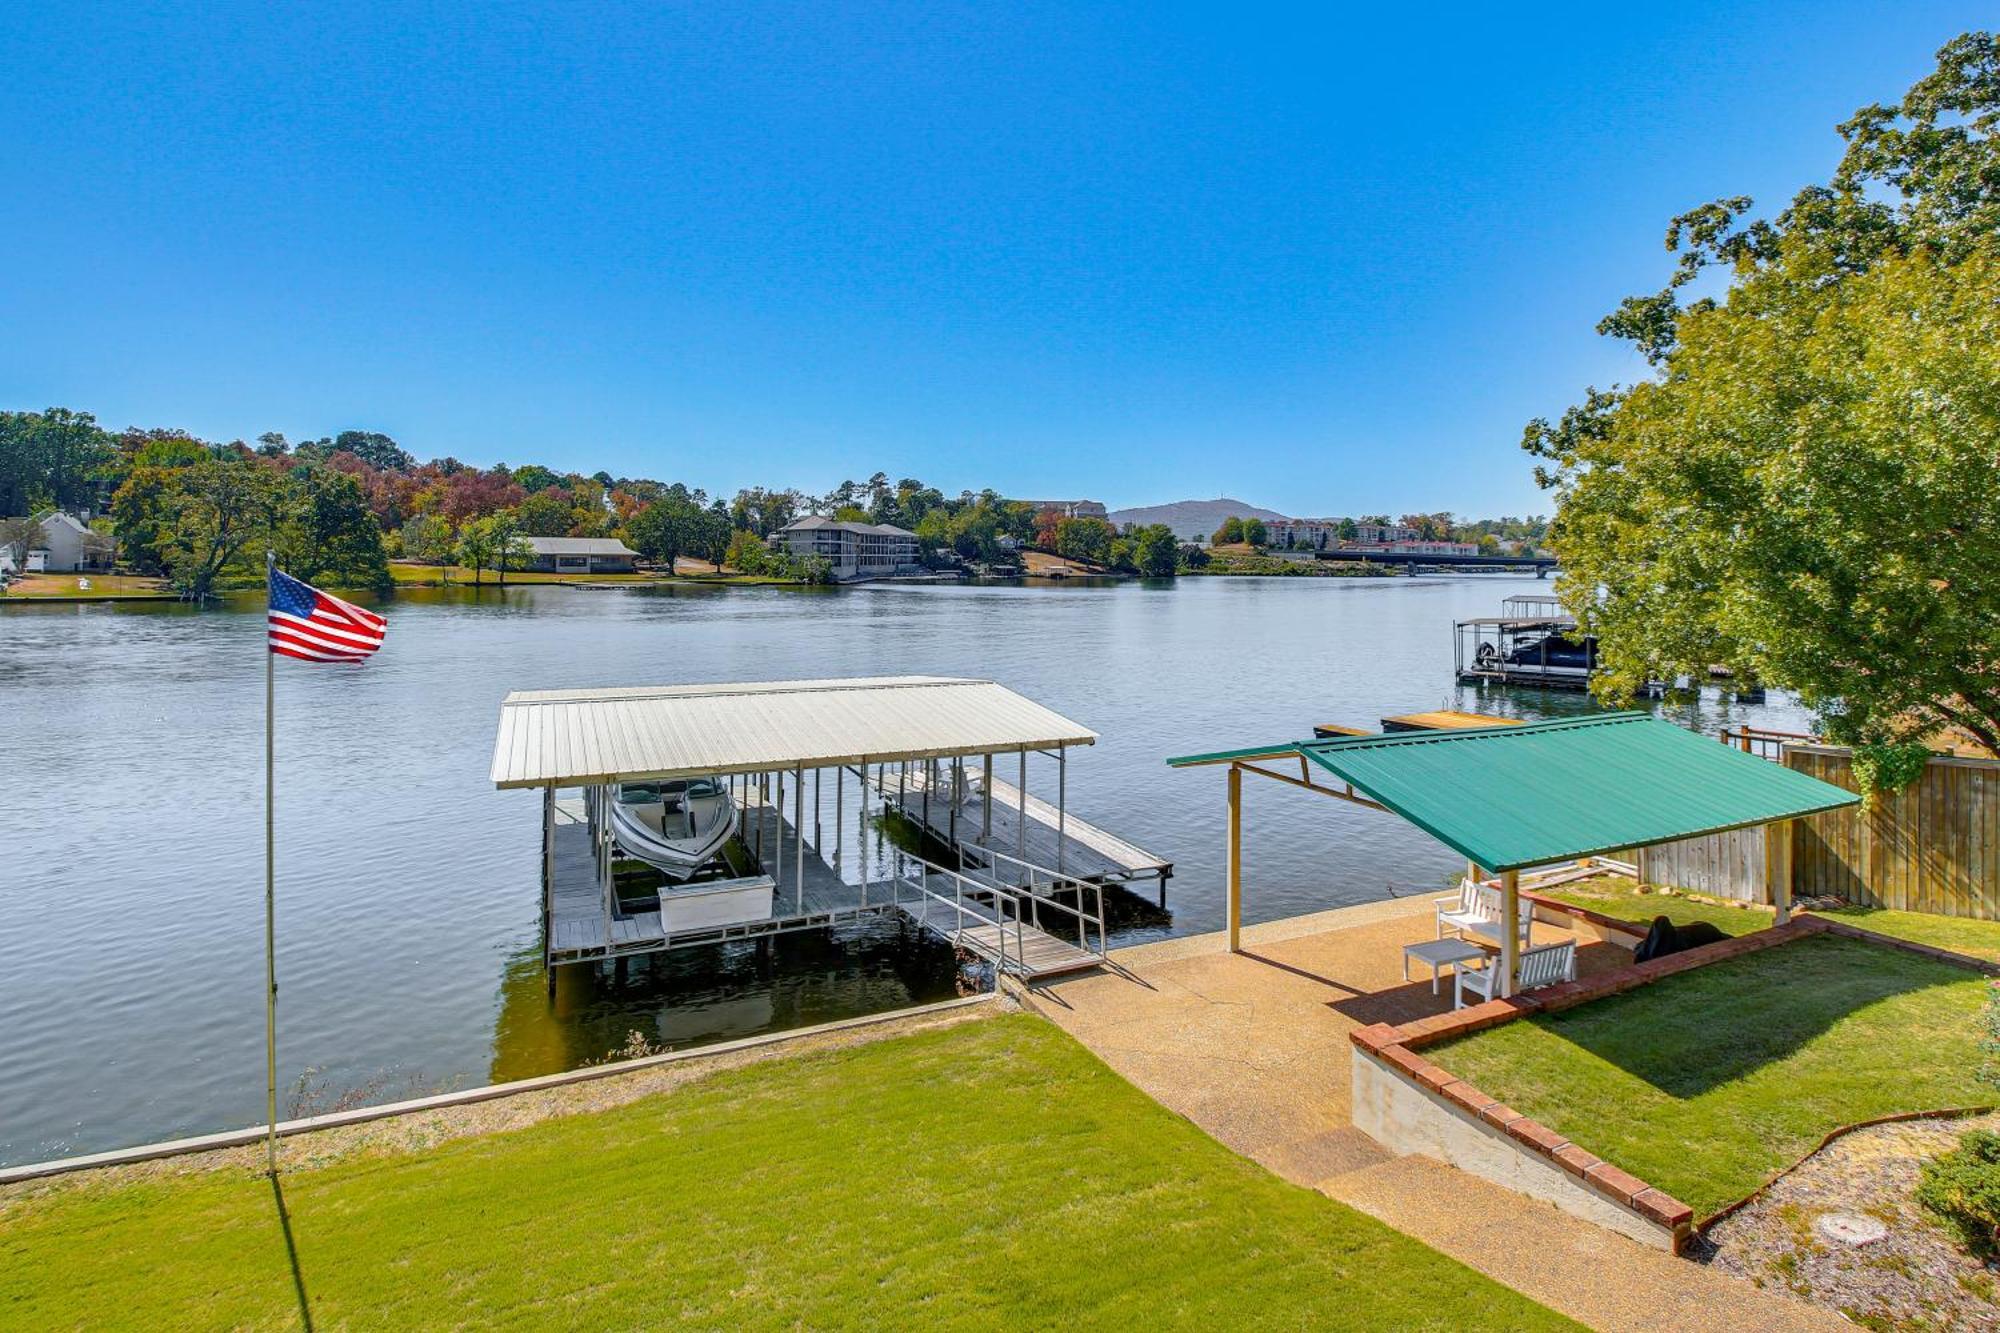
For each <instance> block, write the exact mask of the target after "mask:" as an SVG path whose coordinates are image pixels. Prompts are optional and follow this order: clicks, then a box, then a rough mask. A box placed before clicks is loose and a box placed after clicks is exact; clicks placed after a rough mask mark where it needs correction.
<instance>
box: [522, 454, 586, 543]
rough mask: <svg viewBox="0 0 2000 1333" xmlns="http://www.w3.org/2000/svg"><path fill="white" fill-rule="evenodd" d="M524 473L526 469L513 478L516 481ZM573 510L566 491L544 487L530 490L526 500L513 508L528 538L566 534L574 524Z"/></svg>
mask: <svg viewBox="0 0 2000 1333" xmlns="http://www.w3.org/2000/svg"><path fill="white" fill-rule="evenodd" d="M544 470H545V471H546V469H544ZM526 471H528V469H527V468H522V469H521V471H520V472H516V473H515V474H514V476H515V477H516V479H518V478H519V477H520V475H521V473H522V472H526ZM574 509H575V506H574V505H573V504H572V503H571V501H570V497H569V492H568V491H565V490H562V489H560V488H555V489H549V488H546V487H544V488H541V489H533V490H530V492H529V494H528V498H527V499H525V500H523V501H521V503H520V504H519V505H516V506H515V508H514V518H515V521H516V522H517V523H519V525H520V528H521V531H522V532H524V533H526V534H527V535H528V536H530V537H561V536H565V535H567V534H568V532H569V530H570V525H571V524H572V523H574V522H575V518H574V516H573V515H574Z"/></svg>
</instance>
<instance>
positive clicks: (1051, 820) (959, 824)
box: [882, 766, 1174, 884]
mask: <svg viewBox="0 0 2000 1333" xmlns="http://www.w3.org/2000/svg"><path fill="white" fill-rule="evenodd" d="M949 783H950V780H949V778H948V777H947V778H946V779H945V781H944V782H943V783H941V784H940V786H939V790H938V794H937V795H936V796H935V797H933V799H932V800H931V802H930V830H931V832H932V833H933V834H934V835H936V836H937V837H938V838H939V839H941V840H942V841H944V842H945V843H946V844H947V845H955V846H957V847H960V848H962V849H963V850H964V852H965V854H966V856H967V858H968V860H977V859H978V856H979V853H980V852H981V851H982V850H984V849H986V848H989V847H990V848H992V849H993V850H994V851H997V852H1000V853H1002V854H1003V855H1005V856H1009V857H1018V858H1020V859H1021V860H1024V861H1029V862H1032V863H1034V864H1035V865H1037V866H1041V867H1043V868H1044V869H1049V870H1054V869H1057V868H1060V869H1061V871H1062V873H1063V874H1064V875H1065V876H1067V877H1069V878H1072V879H1079V880H1085V881H1088V882H1090V883H1096V884H1127V883H1131V882H1132V881H1134V880H1144V879H1157V880H1160V881H1162V882H1164V881H1165V880H1166V879H1167V878H1168V877H1170V876H1171V875H1172V874H1173V873H1174V867H1173V863H1172V862H1171V861H1168V860H1165V859H1164V858H1162V857H1158V856H1154V855H1153V854H1152V853H1151V852H1148V851H1145V850H1144V849H1142V848H1139V847H1135V846H1133V845H1132V844H1131V843H1129V842H1126V841H1125V840H1124V839H1123V838H1120V837H1118V836H1116V835H1115V834H1112V833H1107V832H1106V831H1105V830H1103V829H1101V828H1099V827H1097V825H1095V824H1092V823H1090V822H1088V821H1086V820H1083V819H1079V818H1077V816H1076V813H1075V812H1074V811H1070V812H1069V813H1068V814H1067V815H1065V816H1064V817H1063V818H1062V819H1061V820H1060V821H1059V820H1058V819H1057V811H1056V807H1054V806H1053V805H1050V804H1049V803H1048V802H1047V801H1044V800H1042V799H1041V798H1040V797H1038V796H1033V795H1030V796H1029V797H1028V798H1027V806H1026V810H1027V837H1026V844H1025V845H1026V850H1025V851H1023V850H1021V848H1022V846H1023V840H1022V836H1021V822H1022V821H1021V810H1022V804H1021V792H1020V789H1019V788H1017V787H1016V786H1015V785H1014V784H1013V783H1011V782H1007V781H1004V780H1003V779H1001V778H999V777H998V776H996V777H995V778H994V779H993V826H992V828H993V831H992V834H991V836H990V837H982V836H981V835H982V833H983V832H984V830H985V822H984V821H985V816H986V802H985V797H984V794H983V791H982V780H981V775H980V774H978V773H976V772H968V773H967V774H966V782H965V798H964V800H963V801H961V802H960V803H959V807H958V818H957V819H956V821H954V820H953V818H952V811H951V803H950V801H949V800H948V799H946V797H945V793H946V792H947V791H948V790H949ZM882 787H883V791H882V795H883V797H884V798H885V799H886V800H888V801H889V802H890V804H891V805H896V804H898V787H897V780H896V777H895V776H894V775H893V774H890V775H885V779H884V781H883V783H882ZM900 805H901V808H902V811H903V813H904V814H905V815H906V816H908V817H909V818H910V819H912V820H914V821H916V822H917V823H919V824H922V823H923V822H924V774H923V771H922V769H921V768H918V767H915V766H912V767H911V769H910V774H909V782H908V785H907V786H906V787H905V788H903V789H902V792H901V798H900ZM1018 869H1019V868H1018V867H1016V866H1014V865H1012V864H1011V863H1009V862H1006V861H1002V862H999V863H998V866H997V869H995V870H991V871H987V872H986V873H988V874H992V875H994V876H995V877H997V878H998V879H999V880H1000V881H1001V882H1003V883H1018V882H1019V880H1020V876H1019V875H1018V873H1017V872H1018Z"/></svg>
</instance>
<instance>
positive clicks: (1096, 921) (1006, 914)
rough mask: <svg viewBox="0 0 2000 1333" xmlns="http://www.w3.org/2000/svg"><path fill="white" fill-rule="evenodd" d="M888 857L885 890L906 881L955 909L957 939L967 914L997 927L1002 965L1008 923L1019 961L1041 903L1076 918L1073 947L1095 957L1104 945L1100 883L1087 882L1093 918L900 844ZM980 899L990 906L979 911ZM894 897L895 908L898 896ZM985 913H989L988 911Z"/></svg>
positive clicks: (1006, 956) (1082, 883) (1023, 958)
mask: <svg viewBox="0 0 2000 1333" xmlns="http://www.w3.org/2000/svg"><path fill="white" fill-rule="evenodd" d="M894 858H895V859H894V861H893V862H892V863H891V865H892V868H891V873H890V876H889V879H890V885H891V892H892V893H895V892H897V886H899V885H905V884H906V885H908V886H909V887H910V888H912V889H914V890H916V891H917V892H918V893H920V894H922V895H923V896H925V897H926V898H929V899H931V900H932V901H934V902H939V903H942V904H944V905H945V906H947V907H950V908H951V909H952V910H953V911H954V913H956V920H957V923H958V924H957V926H956V927H955V929H954V932H953V933H954V936H955V937H958V938H962V937H963V935H964V932H965V919H966V918H967V917H971V918H973V919H974V920H976V921H977V922H979V923H980V924H981V925H989V926H997V927H999V930H998V935H999V938H1000V953H1001V964H1002V966H1003V967H1004V966H1005V965H1006V964H1007V963H1008V961H1009V954H1008V948H1007V944H1008V930H1007V927H1008V925H1009V924H1010V922H1011V924H1012V925H1013V927H1014V929H1013V932H1012V934H1013V952H1012V961H1014V962H1016V963H1020V964H1025V962H1026V957H1027V932H1028V929H1029V927H1030V925H1032V926H1033V928H1034V929H1036V930H1041V929H1042V927H1041V925H1040V921H1039V913H1040V909H1041V908H1042V907H1043V906H1047V907H1048V908H1050V909H1051V910H1053V911H1058V912H1066V913H1068V914H1069V915H1071V916H1074V917H1075V918H1077V947H1078V948H1080V949H1082V950H1083V951H1084V952H1086V953H1094V954H1096V955H1097V956H1098V957H1100V958H1101V957H1103V956H1104V955H1105V953H1106V951H1107V949H1108V948H1109V936H1108V934H1107V932H1106V930H1105V928H1104V887H1103V886H1102V885H1091V886H1090V887H1092V888H1094V889H1095V890H1096V895H1097V913H1096V915H1095V916H1092V915H1091V914H1090V913H1088V912H1085V911H1083V910H1082V909H1081V908H1077V907H1071V906H1069V905H1068V904H1067V903H1059V902H1056V901H1054V900H1053V899H1048V898H1044V897H1042V896H1041V895H1040V894H1037V893H1034V892H1032V891H1030V890H1024V889H1021V888H1019V887H1016V886H1014V885H1011V884H1000V883H996V882H993V881H990V880H982V879H975V878H973V877H972V876H971V875H968V874H965V873H963V872H961V871H956V870H953V869H951V868H950V867H948V866H940V865H935V864H933V863H932V862H930V861H927V860H925V859H924V858H923V857H921V856H917V855H915V854H913V853H910V852H906V851H904V850H902V849H901V848H897V849H895V852H894ZM1010 859H1013V858H1010ZM913 865H914V867H915V868H916V876H917V877H916V878H913V877H912V874H911V867H912V866H913ZM932 875H943V876H945V877H947V878H948V879H949V880H950V882H951V884H952V889H953V892H952V894H951V896H949V897H947V896H946V895H944V894H943V893H940V892H938V891H937V890H936V889H933V888H931V887H930V877H931V876H932ZM1063 879H1064V880H1065V881H1066V882H1069V883H1073V884H1075V885H1076V887H1077V888H1078V889H1079V890H1081V889H1082V888H1083V887H1084V886H1085V883H1086V881H1079V880H1073V879H1071V878H1070V877H1068V876H1064V877H1063ZM968 891H969V892H970V893H971V895H972V897H973V904H972V905H968V904H967V902H966V897H967V894H968ZM981 898H986V899H990V900H991V906H990V907H988V908H986V909H985V910H984V911H982V910H981V907H980V906H979V899H981ZM1024 900H1025V903H1026V906H1027V910H1025V911H1024V910H1022V908H1023V902H1024ZM896 901H897V904H898V905H899V906H900V905H901V898H900V896H899V897H898V898H897V899H896ZM1010 909H1011V910H1010ZM988 912H990V913H991V914H990V915H988V914H987V913H988ZM1092 925H1095V926H1096V927H1097V947H1096V948H1094V949H1093V948H1092V947H1091V946H1090V939H1089V927H1090V926H1092Z"/></svg>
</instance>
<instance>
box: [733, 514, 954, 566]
mask: <svg viewBox="0 0 2000 1333" xmlns="http://www.w3.org/2000/svg"><path fill="white" fill-rule="evenodd" d="M771 544H772V545H773V546H776V547H778V548H779V549H780V550H785V551H789V552H791V554H793V555H795V556H801V557H803V556H811V555H816V556H820V557H822V558H823V559H825V560H826V562H827V563H828V564H830V565H832V566H833V576H834V578H836V579H839V580H840V581H842V582H849V581H851V580H854V579H880V578H889V577H891V576H893V575H896V574H920V573H922V572H923V569H924V562H923V556H922V554H921V553H920V552H919V550H918V548H917V534H916V533H914V532H911V531H910V530H909V529H908V528H899V527H896V526H895V525H894V524H890V523H843V522H841V521H839V520H837V519H831V518H826V517H823V516H821V515H818V514H815V515H813V516H812V517H810V518H802V519H799V520H797V521H796V522H792V523H787V524H786V525H785V526H784V527H782V528H780V529H778V531H777V533H776V534H775V535H774V536H773V537H772V538H771Z"/></svg>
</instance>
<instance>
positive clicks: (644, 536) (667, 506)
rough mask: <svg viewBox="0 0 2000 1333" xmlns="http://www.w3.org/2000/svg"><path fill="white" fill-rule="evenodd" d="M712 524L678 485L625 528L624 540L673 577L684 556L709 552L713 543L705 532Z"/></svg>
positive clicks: (668, 490)
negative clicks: (661, 566)
mask: <svg viewBox="0 0 2000 1333" xmlns="http://www.w3.org/2000/svg"><path fill="white" fill-rule="evenodd" d="M708 521H709V516H708V513H707V511H704V510H703V509H702V508H701V507H700V506H699V505H697V504H696V503H695V501H694V496H693V495H692V493H690V492H689V490H688V489H687V487H685V486H682V485H680V484H679V483H678V482H676V483H675V484H674V485H673V486H670V487H668V488H667V494H666V495H665V496H664V497H663V498H661V499H658V500H655V501H653V503H651V504H649V505H647V506H646V507H645V508H644V509H642V510H640V511H639V513H638V515H637V516H636V517H635V518H633V520H632V521H631V522H630V523H628V524H626V525H625V539H626V540H627V541H629V542H630V543H631V544H632V549H633V550H635V551H637V552H638V553H639V554H640V555H643V556H645V557H646V558H647V559H648V560H652V561H654V562H656V563H658V564H660V565H663V566H665V568H666V570H667V572H668V573H670V574H671V573H672V572H673V569H674V562H675V561H676V560H678V559H679V558H680V557H681V556H683V555H689V554H693V553H696V552H707V551H708V550H709V549H710V547H711V543H710V542H709V541H708V540H707V534H706V532H705V529H706V527H707V524H708Z"/></svg>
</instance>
